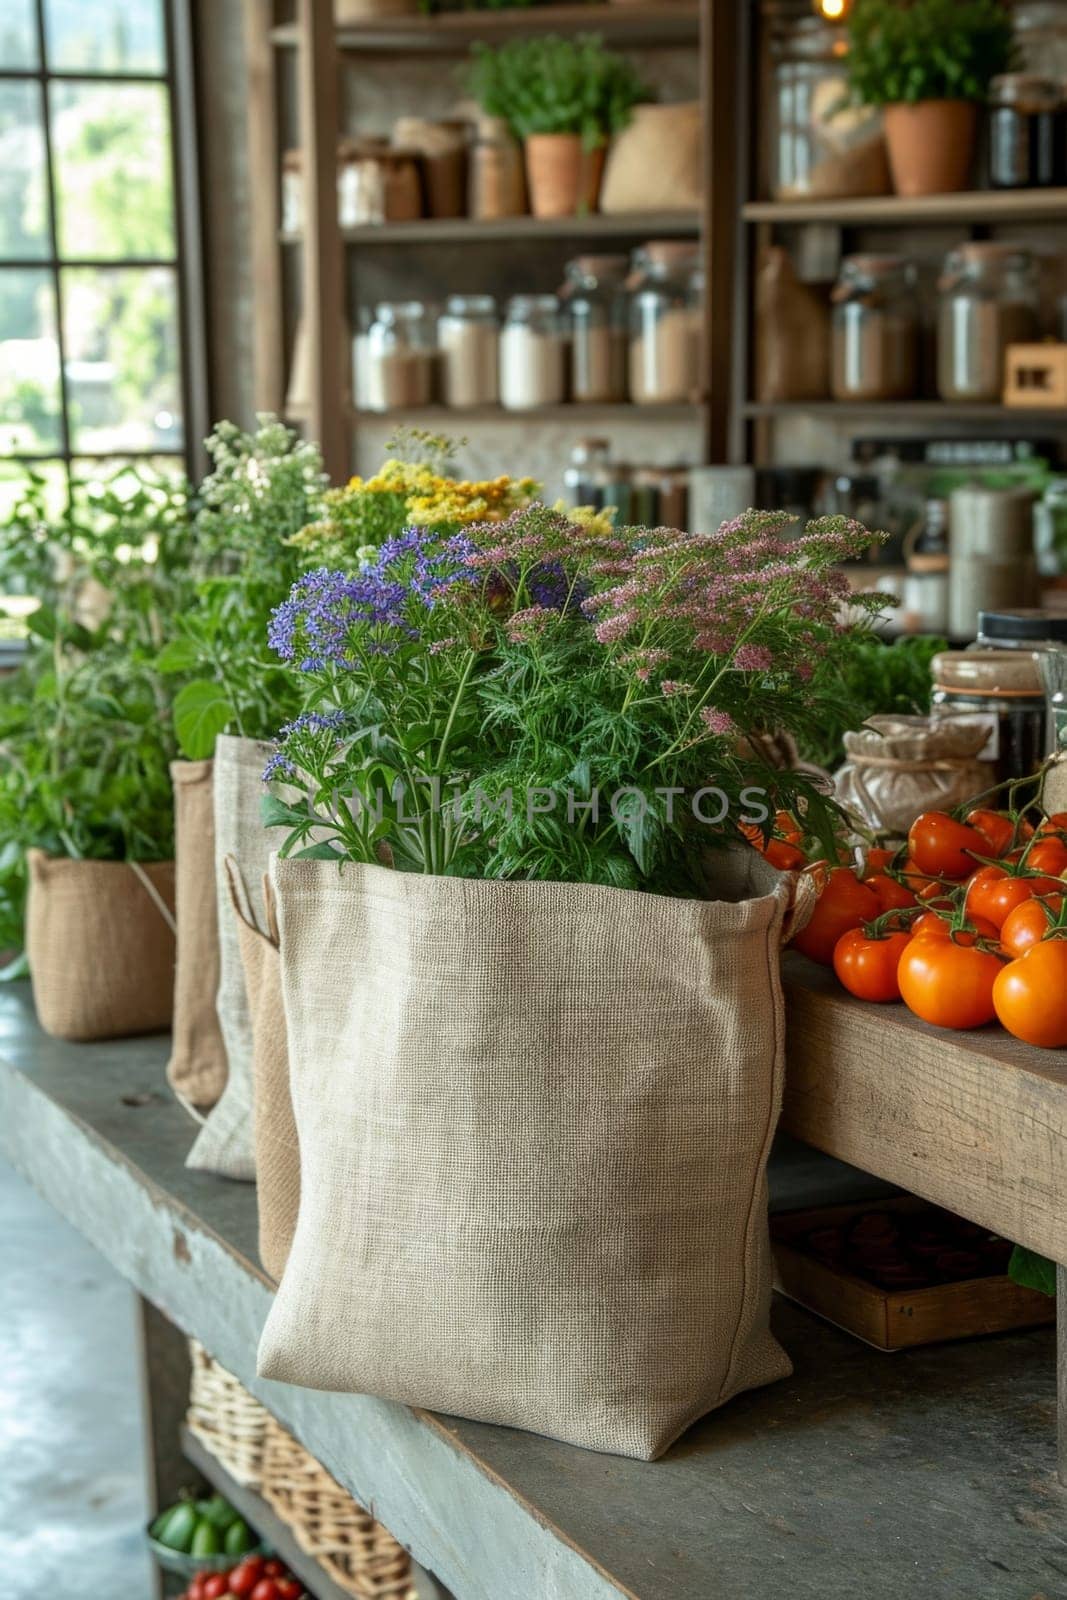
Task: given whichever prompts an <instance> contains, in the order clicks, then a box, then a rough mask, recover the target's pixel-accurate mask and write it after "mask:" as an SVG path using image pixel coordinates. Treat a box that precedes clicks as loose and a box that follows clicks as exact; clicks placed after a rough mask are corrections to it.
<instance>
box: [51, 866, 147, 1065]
mask: <svg viewBox="0 0 1067 1600" xmlns="http://www.w3.org/2000/svg"><path fill="white" fill-rule="evenodd" d="M26 860H27V864H28V866H29V877H30V892H29V901H28V903H27V907H26V954H27V956H28V957H29V963H30V975H31V977H32V979H33V1002H34V1005H35V1006H36V1007H37V1018H38V1021H39V1022H40V1024H41V1027H42V1028H43V1029H44V1031H45V1032H46V1033H50V1034H52V1035H53V1037H54V1038H57V1039H77V1040H86V1039H121V1038H123V1037H125V1036H126V1035H127V1034H133V1033H160V1032H162V1031H163V1030H164V1029H166V1028H169V1027H170V1019H171V1010H172V1007H173V1003H174V863H173V861H157V862H151V863H145V864H143V865H142V864H140V863H131V862H128V861H72V860H70V859H68V858H67V857H60V856H47V855H45V853H44V851H43V850H30V851H28V852H27V856H26Z"/></svg>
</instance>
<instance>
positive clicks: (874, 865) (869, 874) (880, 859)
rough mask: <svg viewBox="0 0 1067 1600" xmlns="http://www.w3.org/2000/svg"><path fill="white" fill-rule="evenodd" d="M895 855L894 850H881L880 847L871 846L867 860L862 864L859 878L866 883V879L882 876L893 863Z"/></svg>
mask: <svg viewBox="0 0 1067 1600" xmlns="http://www.w3.org/2000/svg"><path fill="white" fill-rule="evenodd" d="M896 853H897V852H896V851H895V850H883V849H882V848H881V846H880V845H872V846H871V848H870V849H869V850H868V851H867V858H866V860H865V861H864V863H863V871H862V872H861V873H860V877H861V878H862V879H863V880H864V882H866V881H867V879H868V878H874V877H877V876H879V875H880V874H883V873H884V872H885V869H886V868H887V867H888V866H889V864H890V863H891V862H892V861H893V859H894V857H895V856H896Z"/></svg>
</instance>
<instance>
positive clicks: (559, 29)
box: [271, 0, 700, 55]
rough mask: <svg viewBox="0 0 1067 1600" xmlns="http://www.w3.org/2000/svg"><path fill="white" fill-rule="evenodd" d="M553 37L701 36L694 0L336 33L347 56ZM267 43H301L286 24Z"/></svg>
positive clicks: (654, 41) (548, 9)
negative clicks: (586, 34) (592, 34)
mask: <svg viewBox="0 0 1067 1600" xmlns="http://www.w3.org/2000/svg"><path fill="white" fill-rule="evenodd" d="M552 32H555V33H581V32H595V33H599V34H603V35H604V37H605V38H608V39H610V40H611V41H612V42H613V43H617V44H634V45H637V44H642V45H658V44H662V45H670V44H686V43H690V42H695V41H696V39H697V37H698V36H699V32H700V12H699V7H698V6H697V5H696V4H694V3H693V0H654V3H653V0H647V3H645V4H640V5H629V4H627V5H603V4H599V5H547V6H536V7H534V8H532V9H530V10H525V9H521V8H515V9H513V10H504V11H446V12H443V13H442V14H441V15H440V16H436V17H424V16H412V17H380V18H373V19H368V21H367V22H364V23H352V24H349V25H348V26H346V27H341V28H338V30H337V45H338V48H339V49H340V50H342V51H344V52H346V53H348V54H366V53H371V52H374V53H378V54H383V55H398V54H411V55H416V54H417V55H435V54H438V53H445V54H455V53H457V52H462V51H465V50H466V49H468V48H469V46H470V45H471V44H473V43H474V42H475V41H476V40H485V41H486V42H487V43H494V42H497V41H499V42H501V43H503V41H504V40H506V39H515V38H520V37H523V36H526V35H529V34H536V33H552ZM271 39H272V41H273V43H274V44H275V45H277V46H279V47H281V48H293V47H295V46H296V45H297V44H298V43H299V31H298V29H297V28H296V26H295V25H294V24H287V25H286V26H284V27H280V28H274V29H273V30H272V31H271Z"/></svg>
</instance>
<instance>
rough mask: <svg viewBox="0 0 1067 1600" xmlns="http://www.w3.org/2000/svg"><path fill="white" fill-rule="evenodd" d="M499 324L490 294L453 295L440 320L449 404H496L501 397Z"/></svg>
mask: <svg viewBox="0 0 1067 1600" xmlns="http://www.w3.org/2000/svg"><path fill="white" fill-rule="evenodd" d="M499 345H500V323H499V319H498V318H497V314H496V301H495V300H494V299H493V297H492V295H490V294H453V295H449V297H448V300H447V301H446V302H445V310H444V314H443V315H442V316H441V317H440V319H439V320H438V323H437V346H438V349H439V350H440V353H441V397H442V399H443V400H444V403H445V405H446V406H454V407H455V408H456V409H457V410H462V409H463V408H465V407H468V406H495V405H496V403H497V401H498V399H499V398H500V385H499V381H498V376H497V357H498V352H499Z"/></svg>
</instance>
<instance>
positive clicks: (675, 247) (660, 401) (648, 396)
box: [629, 239, 704, 405]
mask: <svg viewBox="0 0 1067 1600" xmlns="http://www.w3.org/2000/svg"><path fill="white" fill-rule="evenodd" d="M629 282H630V285H631V289H632V293H631V296H630V399H631V400H632V401H633V402H634V404H635V405H670V404H680V403H683V402H685V401H687V400H692V399H693V398H694V396H695V395H696V394H697V393H698V392H699V389H700V357H701V341H702V339H703V328H704V313H703V298H704V284H703V278H702V276H701V275H700V272H699V268H698V261H697V251H696V246H695V245H692V244H686V243H684V242H680V241H677V240H673V239H668V240H659V241H654V242H653V243H651V244H646V245H643V246H642V247H641V248H640V249H639V250H636V251H635V252H634V261H633V271H632V273H631V276H630V280H629Z"/></svg>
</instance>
